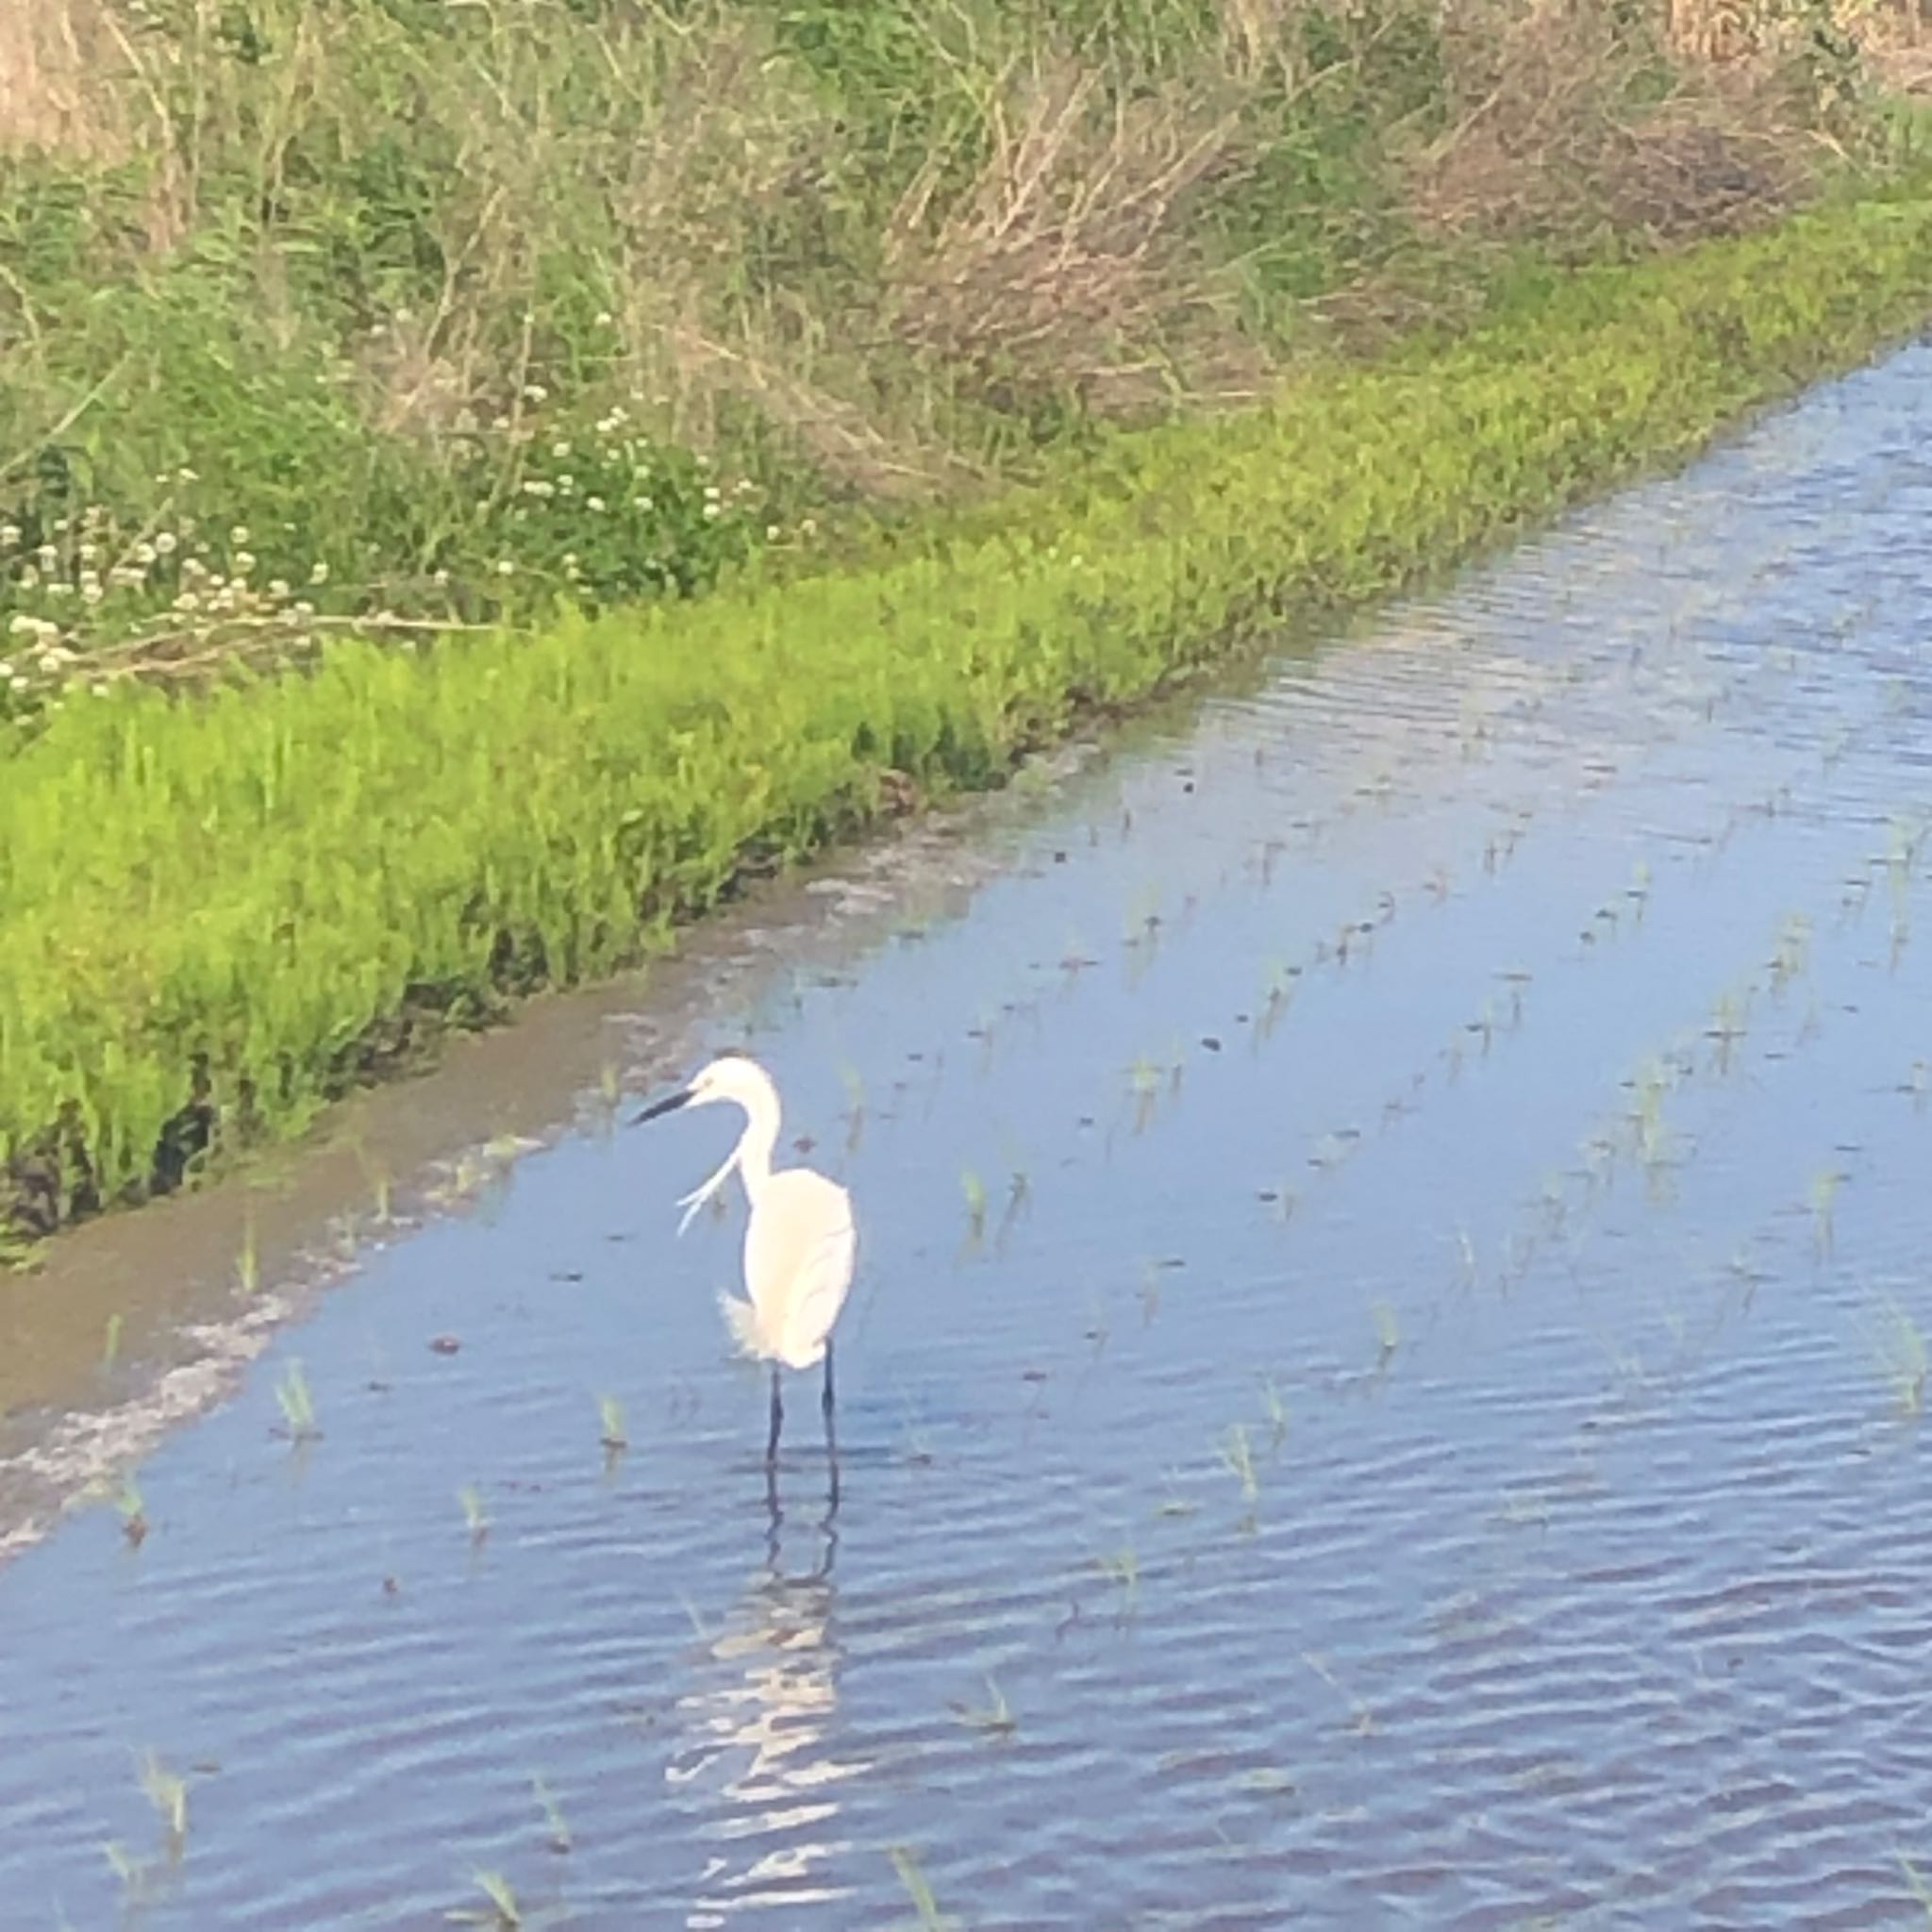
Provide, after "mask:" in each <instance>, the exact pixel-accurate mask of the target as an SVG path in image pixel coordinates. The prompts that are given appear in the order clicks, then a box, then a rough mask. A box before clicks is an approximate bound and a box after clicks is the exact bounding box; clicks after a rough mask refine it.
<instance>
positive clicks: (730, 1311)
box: [718, 1293, 764, 1356]
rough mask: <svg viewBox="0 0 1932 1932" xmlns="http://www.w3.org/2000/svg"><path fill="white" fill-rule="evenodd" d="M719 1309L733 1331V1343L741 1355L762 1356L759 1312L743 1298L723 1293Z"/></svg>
mask: <svg viewBox="0 0 1932 1932" xmlns="http://www.w3.org/2000/svg"><path fill="white" fill-rule="evenodd" d="M718 1309H719V1312H720V1313H721V1314H722V1315H723V1316H724V1325H725V1327H727V1328H728V1329H730V1331H731V1341H732V1345H733V1347H735V1348H736V1349H737V1350H738V1352H739V1354H740V1355H752V1356H756V1355H762V1354H763V1353H764V1350H763V1349H761V1348H760V1347H759V1345H758V1341H759V1338H758V1310H757V1309H756V1308H755V1307H752V1305H751V1304H750V1303H749V1302H748V1301H746V1300H744V1299H743V1297H742V1296H740V1295H735V1294H730V1293H721V1294H720V1295H719V1296H718Z"/></svg>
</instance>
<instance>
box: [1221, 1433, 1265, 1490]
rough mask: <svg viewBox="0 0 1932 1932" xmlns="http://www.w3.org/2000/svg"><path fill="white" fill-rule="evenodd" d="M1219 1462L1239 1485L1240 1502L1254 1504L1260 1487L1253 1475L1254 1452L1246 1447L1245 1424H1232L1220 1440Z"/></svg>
mask: <svg viewBox="0 0 1932 1932" xmlns="http://www.w3.org/2000/svg"><path fill="white" fill-rule="evenodd" d="M1221 1460H1222V1462H1223V1464H1224V1466H1225V1467H1226V1469H1227V1471H1228V1473H1229V1474H1231V1475H1232V1476H1233V1477H1234V1479H1235V1480H1236V1481H1237V1482H1238V1483H1240V1484H1241V1501H1242V1502H1243V1503H1248V1504H1252V1503H1254V1502H1255V1500H1256V1499H1257V1497H1258V1496H1259V1495H1260V1493H1261V1486H1260V1483H1259V1482H1258V1480H1257V1477H1256V1474H1255V1456H1254V1451H1253V1450H1252V1449H1251V1448H1250V1447H1249V1446H1248V1431H1247V1426H1246V1424H1242V1423H1236V1424H1233V1425H1232V1426H1231V1427H1230V1428H1229V1429H1228V1432H1227V1434H1226V1435H1225V1436H1224V1437H1223V1438H1222V1443H1221Z"/></svg>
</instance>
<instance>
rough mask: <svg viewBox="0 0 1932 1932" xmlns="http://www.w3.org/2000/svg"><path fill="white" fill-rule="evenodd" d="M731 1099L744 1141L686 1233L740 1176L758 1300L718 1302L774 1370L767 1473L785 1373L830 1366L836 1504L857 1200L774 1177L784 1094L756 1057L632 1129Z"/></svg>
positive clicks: (696, 1081)
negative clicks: (838, 1349)
mask: <svg viewBox="0 0 1932 1932" xmlns="http://www.w3.org/2000/svg"><path fill="white" fill-rule="evenodd" d="M721 1100H728V1101H731V1102H733V1103H734V1104H735V1105H736V1106H738V1107H740V1108H743V1110H744V1117H745V1120H744V1132H743V1133H742V1134H741V1135H740V1136H739V1139H738V1144H737V1146H735V1147H734V1148H733V1149H732V1150H731V1152H730V1154H729V1155H728V1156H727V1157H726V1158H725V1160H724V1165H723V1166H722V1167H720V1168H719V1169H718V1171H717V1173H715V1174H712V1175H711V1176H710V1178H709V1179H708V1180H707V1181H706V1182H704V1183H703V1185H702V1186H700V1187H697V1188H694V1189H692V1191H691V1192H690V1193H689V1194H686V1195H685V1196H684V1197H683V1198H682V1199H681V1200H680V1201H679V1202H678V1204H677V1205H678V1206H679V1207H680V1208H683V1209H684V1218H683V1220H681V1221H680V1222H679V1223H678V1224H677V1231H678V1233H679V1234H682V1233H683V1232H684V1230H685V1229H686V1228H687V1227H688V1226H690V1224H691V1217H692V1216H693V1215H694V1214H696V1213H697V1211H698V1209H699V1208H702V1207H704V1205H705V1204H706V1202H708V1201H709V1200H710V1199H711V1197H712V1196H713V1195H714V1194H716V1193H717V1191H718V1190H719V1189H720V1188H722V1187H723V1186H724V1183H725V1182H726V1181H727V1180H728V1179H730V1177H731V1174H732V1170H733V1169H736V1170H737V1172H738V1175H739V1178H740V1179H741V1180H742V1181H743V1183H744V1192H745V1198H746V1199H747V1200H748V1201H749V1202H750V1203H751V1219H750V1220H749V1221H748V1222H747V1223H746V1224H745V1229H744V1286H745V1293H746V1294H747V1295H748V1296H749V1297H750V1299H749V1300H745V1299H741V1297H739V1296H738V1295H735V1294H731V1293H728V1292H727V1293H724V1294H721V1295H720V1296H719V1297H718V1304H719V1307H721V1308H722V1309H723V1310H724V1321H725V1325H726V1326H727V1327H729V1329H730V1330H731V1338H732V1340H733V1341H735V1342H736V1343H737V1344H738V1346H739V1348H740V1349H741V1351H742V1352H743V1353H744V1354H746V1355H748V1356H751V1357H754V1358H755V1359H757V1360H758V1361H768V1362H770V1363H771V1365H772V1433H771V1436H770V1438H769V1439H768V1440H767V1441H766V1444H765V1469H766V1472H767V1474H768V1475H769V1474H770V1473H771V1472H772V1471H773V1470H774V1469H775V1468H776V1466H777V1461H778V1430H779V1428H780V1426H781V1425H782V1424H783V1421H784V1416H785V1407H784V1401H783V1398H782V1397H781V1395H780V1393H779V1388H778V1378H779V1371H780V1369H781V1368H786V1369H808V1368H811V1367H812V1366H813V1365H814V1364H815V1363H817V1362H818V1361H819V1360H820V1359H821V1358H822V1357H823V1359H824V1364H825V1387H824V1396H823V1397H822V1399H821V1400H822V1407H824V1417H825V1455H826V1458H827V1460H828V1461H829V1463H830V1466H831V1476H832V1496H833V1499H834V1501H836V1500H837V1498H838V1493H839V1463H838V1445H837V1442H836V1441H835V1439H834V1434H833V1423H832V1407H833V1398H832V1324H834V1323H835V1322H836V1321H837V1320H838V1319H839V1310H840V1309H841V1308H842V1307H844V1305H845V1295H846V1291H847V1290H849V1289H850V1288H851V1286H852V1264H853V1260H854V1257H855V1256H856V1254H857V1252H858V1233H857V1230H856V1229H855V1227H854V1225H853V1220H852V1197H851V1195H850V1194H848V1193H847V1192H846V1191H845V1190H844V1189H843V1188H841V1186H840V1185H839V1184H838V1182H837V1181H833V1180H827V1179H826V1177H825V1176H824V1174H817V1173H815V1172H814V1171H813V1170H812V1169H810V1168H808V1167H791V1168H785V1169H782V1170H781V1171H780V1172H778V1173H776V1174H774V1173H773V1172H772V1151H773V1149H774V1147H775V1146H776V1145H777V1141H778V1121H779V1108H778V1090H777V1088H776V1087H775V1086H774V1085H773V1083H772V1076H771V1075H770V1074H768V1073H766V1072H765V1070H764V1068H762V1067H761V1066H759V1065H758V1062H757V1061H756V1060H755V1059H753V1058H751V1057H750V1056H749V1055H747V1054H741V1053H724V1054H721V1055H719V1057H718V1058H716V1059H714V1060H712V1061H711V1062H710V1064H709V1065H708V1066H706V1067H704V1068H702V1069H701V1070H700V1071H699V1072H698V1073H697V1074H695V1075H694V1076H693V1078H692V1079H691V1083H690V1084H689V1085H688V1086H685V1087H682V1088H680V1089H679V1090H678V1091H676V1092H675V1093H673V1094H670V1095H668V1096H666V1098H664V1099H662V1100H660V1101H658V1102H657V1103H656V1104H655V1105H654V1106H651V1107H647V1108H644V1110H643V1111H642V1112H641V1113H638V1114H633V1115H632V1116H631V1123H632V1124H633V1125H636V1124H639V1123H641V1122H643V1121H649V1120H656V1119H657V1118H658V1116H659V1115H660V1114H667V1113H670V1112H673V1111H674V1110H675V1109H676V1108H683V1107H709V1106H711V1105H712V1104H713V1103H714V1102H717V1101H721Z"/></svg>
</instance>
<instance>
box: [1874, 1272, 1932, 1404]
mask: <svg viewBox="0 0 1932 1932" xmlns="http://www.w3.org/2000/svg"><path fill="white" fill-rule="evenodd" d="M1869 1336H1870V1344H1871V1348H1872V1352H1873V1355H1874V1357H1875V1359H1876V1360H1877V1363H1878V1366H1879V1370H1880V1372H1881V1373H1882V1374H1883V1375H1884V1377H1885V1379H1886V1381H1887V1383H1888V1384H1889V1385H1890V1389H1891V1393H1892V1400H1893V1401H1894V1402H1895V1403H1896V1405H1897V1407H1898V1409H1899V1412H1900V1414H1902V1415H1906V1416H1912V1417H1916V1416H1919V1415H1921V1414H1923V1413H1924V1407H1925V1378H1926V1374H1927V1372H1928V1369H1932V1353H1928V1351H1927V1347H1926V1341H1925V1334H1924V1329H1922V1328H1921V1327H1920V1326H1919V1324H1918V1321H1917V1319H1916V1318H1915V1317H1914V1316H1913V1314H1912V1312H1911V1310H1910V1309H1909V1308H1907V1307H1905V1306H1904V1304H1902V1303H1901V1302H1900V1301H1899V1300H1898V1298H1897V1297H1896V1296H1895V1295H1890V1294H1888V1295H1886V1296H1884V1297H1883V1298H1882V1300H1881V1301H1880V1304H1879V1307H1878V1312H1877V1313H1876V1315H1875V1316H1874V1318H1873V1319H1872V1322H1871V1325H1870V1331H1869Z"/></svg>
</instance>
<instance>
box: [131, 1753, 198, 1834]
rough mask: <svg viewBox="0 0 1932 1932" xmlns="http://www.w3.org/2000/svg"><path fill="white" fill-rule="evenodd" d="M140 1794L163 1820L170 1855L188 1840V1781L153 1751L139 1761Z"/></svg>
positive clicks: (162, 1826) (143, 1754) (163, 1829)
mask: <svg viewBox="0 0 1932 1932" xmlns="http://www.w3.org/2000/svg"><path fill="white" fill-rule="evenodd" d="M138 1769H139V1773H140V1777H141V1791H142V1797H144V1798H145V1799H146V1800H147V1801H148V1803H149V1804H150V1805H152V1806H153V1807H154V1808H155V1813H156V1815H157V1816H158V1818H159V1819H160V1821H161V1830H162V1833H163V1834H164V1835H165V1837H166V1839H167V1841H168V1848H169V1852H170V1855H171V1856H175V1855H178V1854H179V1852H180V1850H181V1848H182V1846H183V1845H185V1844H186V1843H187V1841H188V1781H187V1780H186V1779H185V1778H183V1777H181V1776H180V1775H179V1774H176V1773H175V1772H172V1771H170V1770H169V1769H168V1767H167V1766H166V1765H165V1764H163V1763H162V1762H161V1760H160V1758H159V1757H158V1756H157V1755H156V1754H155V1753H154V1752H152V1751H147V1752H144V1753H142V1757H141V1758H140V1759H139V1760H138Z"/></svg>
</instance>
